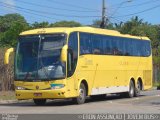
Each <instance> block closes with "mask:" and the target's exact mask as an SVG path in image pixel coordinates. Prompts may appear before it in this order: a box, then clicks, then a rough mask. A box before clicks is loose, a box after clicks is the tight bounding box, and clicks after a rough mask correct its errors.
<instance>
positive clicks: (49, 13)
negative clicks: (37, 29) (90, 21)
mask: <svg viewBox="0 0 160 120" xmlns="http://www.w3.org/2000/svg"><path fill="white" fill-rule="evenodd" d="M0 3H2V4H4V5H8V6H12V7H15V8H18V9H23V10H27V11H31V12H36V13H42V14H48V15H55V16H63V17H77V18H90V17H100V16H76V15H65V14H57V13H51V12H44V11H37V10H33V9H28V8H23V7H19V6H16V5H10V4H7V3H4V2H0Z"/></svg>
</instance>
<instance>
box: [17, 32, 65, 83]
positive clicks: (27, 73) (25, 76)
mask: <svg viewBox="0 0 160 120" xmlns="http://www.w3.org/2000/svg"><path fill="white" fill-rule="evenodd" d="M65 43H66V35H65V34H44V35H28V36H20V38H19V42H18V45H17V51H16V58H15V79H16V80H50V79H51V80H53V79H62V78H64V77H65V70H66V68H65V67H66V65H65V64H64V63H62V62H61V61H60V54H61V49H62V47H63V46H64V45H65Z"/></svg>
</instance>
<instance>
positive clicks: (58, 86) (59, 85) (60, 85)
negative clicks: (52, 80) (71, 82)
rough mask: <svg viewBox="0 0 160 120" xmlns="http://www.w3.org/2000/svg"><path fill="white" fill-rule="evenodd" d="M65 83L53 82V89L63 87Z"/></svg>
mask: <svg viewBox="0 0 160 120" xmlns="http://www.w3.org/2000/svg"><path fill="white" fill-rule="evenodd" d="M64 86H65V85H64V84H51V89H61V88H64Z"/></svg>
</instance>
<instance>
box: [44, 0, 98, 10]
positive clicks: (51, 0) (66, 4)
mask: <svg viewBox="0 0 160 120" xmlns="http://www.w3.org/2000/svg"><path fill="white" fill-rule="evenodd" d="M47 1H50V2H54V3H55V4H59V5H64V6H69V7H74V8H81V9H86V10H92V11H99V10H96V9H92V8H86V7H82V6H78V5H73V4H68V3H62V2H58V1H55V0H47Z"/></svg>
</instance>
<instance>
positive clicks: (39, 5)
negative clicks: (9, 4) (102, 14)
mask: <svg viewBox="0 0 160 120" xmlns="http://www.w3.org/2000/svg"><path fill="white" fill-rule="evenodd" d="M16 1H18V2H21V3H23V4H27V5H32V6H38V7H42V8H44V7H45V8H49V9H56V10H61V11H69V12H97V11H84V10H77V9H64V8H63V9H62V8H58V7H53V6H48V5H41V4H37V3H33V2H26V1H21V0H16Z"/></svg>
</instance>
